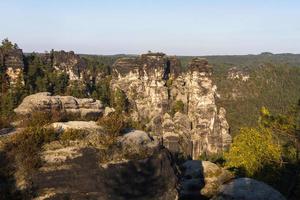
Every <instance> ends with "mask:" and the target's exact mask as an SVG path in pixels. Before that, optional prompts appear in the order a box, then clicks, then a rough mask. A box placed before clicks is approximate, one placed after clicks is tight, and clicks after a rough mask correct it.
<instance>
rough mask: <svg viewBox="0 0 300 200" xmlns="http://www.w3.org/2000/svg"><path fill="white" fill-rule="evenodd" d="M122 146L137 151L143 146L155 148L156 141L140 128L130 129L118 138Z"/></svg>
mask: <svg viewBox="0 0 300 200" xmlns="http://www.w3.org/2000/svg"><path fill="white" fill-rule="evenodd" d="M120 142H121V144H122V146H123V147H124V148H130V149H132V150H135V151H137V152H139V151H140V150H143V148H156V147H158V145H159V144H158V141H156V140H154V139H153V138H151V137H150V135H148V134H147V133H146V132H144V131H140V130H132V131H130V132H128V133H126V134H125V135H124V136H123V137H122V138H121V140H120Z"/></svg>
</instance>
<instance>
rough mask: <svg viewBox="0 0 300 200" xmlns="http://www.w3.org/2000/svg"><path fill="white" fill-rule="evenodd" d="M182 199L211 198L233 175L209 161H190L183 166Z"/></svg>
mask: <svg viewBox="0 0 300 200" xmlns="http://www.w3.org/2000/svg"><path fill="white" fill-rule="evenodd" d="M182 173H183V174H182V179H181V180H180V182H181V192H180V196H181V198H182V199H197V198H198V199H200V198H210V197H212V196H214V195H215V194H217V192H218V189H219V187H220V186H221V185H222V184H223V183H225V182H226V181H228V180H230V179H232V178H233V175H232V174H231V173H230V172H229V171H227V170H225V169H222V168H220V167H219V166H217V165H216V164H214V163H212V162H209V161H200V160H189V161H186V162H185V163H184V164H183V165H182Z"/></svg>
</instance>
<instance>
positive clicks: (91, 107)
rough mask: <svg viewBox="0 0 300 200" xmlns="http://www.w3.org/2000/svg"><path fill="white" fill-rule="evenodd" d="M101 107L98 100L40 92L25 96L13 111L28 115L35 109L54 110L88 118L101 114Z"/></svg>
mask: <svg viewBox="0 0 300 200" xmlns="http://www.w3.org/2000/svg"><path fill="white" fill-rule="evenodd" d="M103 109H104V108H103V105H102V104H101V102H100V101H99V100H94V99H88V98H83V99H79V98H75V97H72V96H51V94H50V93H48V92H41V93H36V94H33V95H29V96H27V97H25V98H24V100H23V102H22V103H21V104H20V105H19V106H18V107H17V108H16V109H15V110H14V111H15V112H16V113H17V114H18V115H30V114H31V113H32V112H35V111H43V112H49V113H51V112H52V111H53V110H55V111H59V112H66V113H67V114H71V115H76V116H79V117H81V118H83V119H89V118H97V117H99V116H101V115H102V113H103Z"/></svg>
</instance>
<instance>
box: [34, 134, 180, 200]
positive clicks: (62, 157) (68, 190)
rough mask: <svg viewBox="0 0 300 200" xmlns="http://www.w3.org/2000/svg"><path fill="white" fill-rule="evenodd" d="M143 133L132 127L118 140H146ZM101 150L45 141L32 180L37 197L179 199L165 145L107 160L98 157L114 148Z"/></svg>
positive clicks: (169, 157)
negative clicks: (125, 156) (105, 161)
mask: <svg viewBox="0 0 300 200" xmlns="http://www.w3.org/2000/svg"><path fill="white" fill-rule="evenodd" d="M136 135H139V136H140V135H142V137H136ZM144 136H145V135H144V133H143V132H139V131H133V132H131V133H129V135H127V136H124V137H125V138H124V139H120V141H128V138H131V139H132V138H138V140H135V139H133V140H130V143H131V142H133V143H136V142H137V141H138V143H139V145H142V144H145V145H146V144H149V142H151V141H149V137H144ZM85 144H89V143H85ZM102 151H103V149H102V147H101V148H95V147H92V146H90V145H85V146H82V145H81V146H80V145H79V146H78V145H77V143H71V144H69V146H62V145H61V144H59V143H55V144H48V145H45V146H44V148H43V151H42V152H41V158H42V160H43V165H42V167H41V168H40V169H39V170H38V172H37V174H36V175H35V176H34V178H33V180H32V181H33V183H34V185H35V188H36V190H37V191H36V194H37V197H36V199H66V198H68V199H103V200H111V199H115V200H125V199H145V200H148V199H149V200H157V199H158V200H173V199H178V192H177V190H176V186H177V177H176V174H175V170H174V168H173V167H174V163H173V161H172V157H171V155H170V153H169V152H168V151H167V150H166V149H161V148H159V147H158V146H157V148H155V149H154V151H153V152H152V153H151V154H149V155H147V156H144V155H143V156H142V157H143V158H142V159H139V158H135V157H134V158H135V159H127V160H124V161H122V160H121V161H120V160H114V159H113V160H111V162H109V163H106V164H105V163H102V161H101V160H102V158H101V157H102V156H109V157H113V156H114V154H116V153H117V152H115V151H112V152H110V154H109V155H104V153H107V152H104V153H102ZM134 153H136V152H134ZM140 153H142V152H140Z"/></svg>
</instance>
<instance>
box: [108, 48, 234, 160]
mask: <svg viewBox="0 0 300 200" xmlns="http://www.w3.org/2000/svg"><path fill="white" fill-rule="evenodd" d="M211 74H212V67H211V66H210V65H209V64H208V62H207V60H205V59H199V58H195V59H193V60H192V61H191V62H190V63H189V64H188V69H187V71H185V72H183V71H181V64H180V61H179V60H178V59H177V58H176V57H167V56H166V55H165V54H162V53H149V54H143V55H141V56H139V57H137V58H122V59H119V60H117V61H116V63H115V64H114V65H113V79H112V81H111V85H112V88H113V89H117V88H118V89H121V90H122V91H123V92H124V93H125V94H126V96H127V98H128V100H129V102H130V107H131V115H132V117H133V118H134V119H135V120H136V121H139V122H141V123H144V124H146V126H147V128H148V130H149V132H150V133H151V134H152V135H153V136H154V137H158V138H159V139H160V140H161V142H162V143H163V145H164V146H165V147H167V148H169V149H170V150H171V151H173V152H181V153H184V154H185V155H187V156H191V157H192V158H193V159H197V158H199V156H200V155H203V154H213V153H219V152H222V151H223V150H225V149H227V148H228V146H229V144H230V143H231V136H230V135H229V132H228V130H229V126H228V123H227V121H226V118H225V114H226V111H225V109H224V108H219V109H218V108H217V106H216V103H215V98H216V89H217V87H216V86H215V85H213V83H212V79H211Z"/></svg>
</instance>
